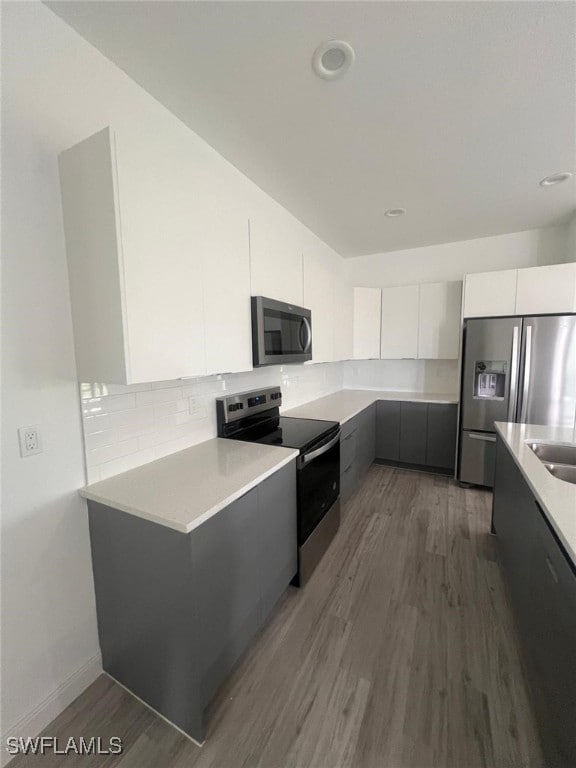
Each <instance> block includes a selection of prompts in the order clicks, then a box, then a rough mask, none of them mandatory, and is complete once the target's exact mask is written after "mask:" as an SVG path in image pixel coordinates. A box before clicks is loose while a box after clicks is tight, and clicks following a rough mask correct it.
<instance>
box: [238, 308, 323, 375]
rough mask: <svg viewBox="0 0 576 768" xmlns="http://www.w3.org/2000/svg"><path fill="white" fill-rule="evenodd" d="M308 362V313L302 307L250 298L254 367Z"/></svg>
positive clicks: (310, 355) (309, 331)
mask: <svg viewBox="0 0 576 768" xmlns="http://www.w3.org/2000/svg"><path fill="white" fill-rule="evenodd" d="M311 359H312V313H311V312H310V310H309V309H304V307H296V306H294V305H292V304H285V303H284V302H282V301H274V300H273V299H267V298H265V297H264V296H253V297H252V360H253V364H254V365H255V366H262V365H280V364H281V363H302V362H305V361H306V360H311Z"/></svg>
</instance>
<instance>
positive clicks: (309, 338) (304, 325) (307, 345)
mask: <svg viewBox="0 0 576 768" xmlns="http://www.w3.org/2000/svg"><path fill="white" fill-rule="evenodd" d="M303 328H304V329H305V331H306V341H305V342H304V343H302V350H303V351H304V352H308V351H309V349H310V344H311V343H312V329H311V328H310V322H309V321H308V318H307V317H303V318H302V323H301V325H300V330H302V329H303Z"/></svg>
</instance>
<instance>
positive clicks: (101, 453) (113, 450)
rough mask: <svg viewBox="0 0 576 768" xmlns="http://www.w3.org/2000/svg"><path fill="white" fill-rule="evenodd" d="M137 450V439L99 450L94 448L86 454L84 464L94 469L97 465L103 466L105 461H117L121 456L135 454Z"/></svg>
mask: <svg viewBox="0 0 576 768" xmlns="http://www.w3.org/2000/svg"><path fill="white" fill-rule="evenodd" d="M137 450H138V438H136V437H134V438H132V439H131V440H123V441H122V442H120V443H115V444H114V445H105V446H102V447H101V448H94V449H93V450H91V451H88V452H87V454H86V462H87V464H88V466H89V467H94V466H96V465H97V464H103V463H104V462H106V461H112V459H118V458H120V457H121V456H128V455H129V454H130V453H135V452H136V451H137Z"/></svg>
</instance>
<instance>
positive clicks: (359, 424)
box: [340, 403, 376, 504]
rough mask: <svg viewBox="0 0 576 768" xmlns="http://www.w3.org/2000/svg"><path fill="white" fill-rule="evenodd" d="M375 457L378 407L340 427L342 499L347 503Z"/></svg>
mask: <svg viewBox="0 0 576 768" xmlns="http://www.w3.org/2000/svg"><path fill="white" fill-rule="evenodd" d="M375 457H376V404H375V403H373V404H372V405H370V406H368V408H365V409H364V410H363V411H360V413H358V414H357V415H356V416H354V417H353V418H352V419H349V420H348V421H347V422H346V423H345V424H343V425H342V427H341V432H340V500H341V502H342V503H344V504H345V503H346V502H347V501H348V499H349V498H350V496H352V494H353V493H354V491H355V490H356V488H357V486H358V483H359V481H360V479H361V478H362V476H363V475H364V474H365V473H366V472H367V471H368V469H369V468H370V465H371V464H372V462H373V461H374V459H375Z"/></svg>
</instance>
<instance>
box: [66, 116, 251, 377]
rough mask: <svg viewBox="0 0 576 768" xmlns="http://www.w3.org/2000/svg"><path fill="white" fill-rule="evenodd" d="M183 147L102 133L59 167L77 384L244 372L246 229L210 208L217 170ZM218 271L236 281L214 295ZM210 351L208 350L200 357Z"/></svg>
mask: <svg viewBox="0 0 576 768" xmlns="http://www.w3.org/2000/svg"><path fill="white" fill-rule="evenodd" d="M178 125H179V124H178ZM189 135H190V133H189V131H188V129H186V128H185V126H182V127H181V128H179V127H175V128H173V129H172V127H171V128H170V129H169V130H167V131H166V135H163V134H162V132H158V130H157V126H154V127H153V128H150V129H146V128H145V127H142V128H141V129H139V130H138V131H131V132H130V133H123V132H118V134H115V133H114V132H113V131H112V130H111V129H109V128H106V129H104V130H103V131H100V132H99V133H97V134H95V135H94V136H92V137H90V138H88V139H86V140H85V141H83V142H81V143H80V144H77V145H76V146H74V147H72V148H71V149H70V150H68V151H66V152H64V153H62V155H61V156H60V177H61V187H62V200H63V212H64V228H65V235H66V250H67V256H68V269H69V278H70V289H71V299H72V312H73V322H74V338H75V347H76V360H77V370H78V376H79V378H80V380H81V381H86V382H95V381H96V382H99V381H101V382H106V383H128V384H130V383H138V382H149V381H160V380H167V379H175V378H180V377H186V376H199V375H204V374H205V373H207V372H208V370H209V371H210V372H212V371H216V370H217V369H220V371H229V370H245V369H246V367H251V366H250V359H249V358H250V348H251V338H250V322H249V311H250V309H249V304H250V302H249V297H250V287H249V261H248V233H247V230H248V220H247V217H246V216H244V218H242V216H241V215H240V214H236V213H235V212H234V211H233V209H232V206H230V205H229V204H224V203H223V201H222V200H221V199H219V197H218V194H217V188H218V186H219V184H220V182H221V179H219V178H218V173H219V172H221V166H220V167H218V168H210V167H209V164H207V161H206V157H204V156H199V155H197V154H196V150H195V149H194V146H193V145H191V144H190V142H189ZM210 184H212V187H210V186H209V185H210ZM216 260H217V261H218V264H219V266H221V268H222V272H221V273H220V277H219V279H218V276H217V271H218V270H217V268H216V264H215V262H216ZM226 269H234V270H235V273H234V279H233V282H232V283H231V285H226V286H223V284H222V280H223V279H226V277H227V274H226ZM223 293H224V294H226V301H224V300H223V298H222V296H223ZM222 307H224V309H223V310H222ZM205 308H206V311H205ZM242 308H243V309H242ZM220 310H222V311H223V312H224V314H226V317H218V316H217V311H220ZM238 313H239V314H238ZM232 314H234V321H233V322H234V324H235V325H233V326H232V327H230V323H229V321H230V320H231V318H232ZM225 326H226V327H225ZM207 334H208V335H207ZM208 340H209V342H210V344H211V345H213V346H214V347H216V346H217V347H218V348H217V349H216V348H214V349H210V351H209V352H208V355H207V353H206V347H207V346H208V344H207V341H208ZM207 361H209V368H208V362H207Z"/></svg>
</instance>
